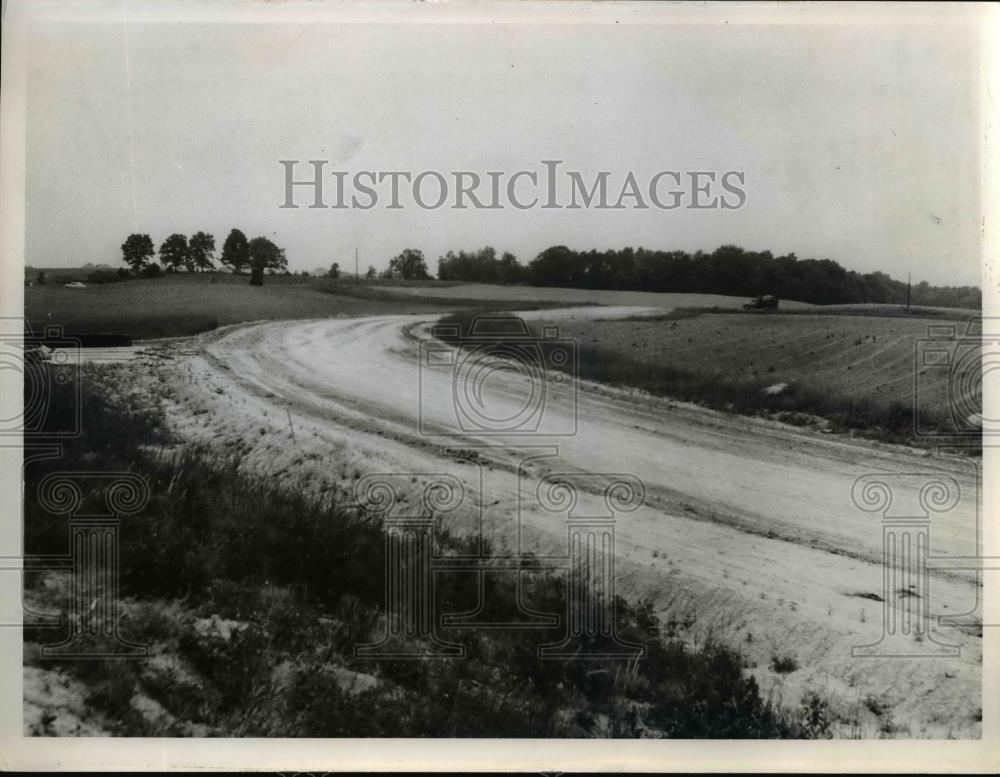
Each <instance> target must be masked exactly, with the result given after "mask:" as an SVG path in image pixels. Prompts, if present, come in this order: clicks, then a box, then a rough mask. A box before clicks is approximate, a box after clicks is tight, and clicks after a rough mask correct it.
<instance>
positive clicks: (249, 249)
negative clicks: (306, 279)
mask: <svg viewBox="0 0 1000 777" xmlns="http://www.w3.org/2000/svg"><path fill="white" fill-rule="evenodd" d="M121 248H122V261H124V263H125V264H126V265H127V266H128V268H129V269H130V270H131V271H132V272H133V273H135V274H136V275H145V276H151V275H158V274H159V273H160V272H161V265H162V271H165V272H179V271H180V270H182V269H183V270H186V271H187V272H205V271H211V270H214V269H215V237H214V236H213V235H211V234H209V233H207V232H196V233H195V234H193V235H192V236H191V238H190V239H188V237H187V236H186V235H182V234H180V233H179V232H175V233H174V234H172V235H170V237H168V238H167V239H166V240H164V241H163V243H161V244H160V249H159V260H160V261H159V264H156V263H155V262H154V261H153V257H154V255H156V253H157V252H156V249H155V248H154V245H153V240H152V238H150V236H149V235H145V234H132V235H129V236H128V238H127V239H126V240H125V242H124V243H122V247H121ZM219 263H220V264H222V265H224V266H226V267H228V268H230V269H231V270H232V271H233V273H235V274H237V275H239V274H241V273H243V272H244V271H245V270H249V271H250V284H251V285H253V286H260V285H262V284H263V283H264V272H265V271H267V272H270V273H275V272H282V271H284V270H287V268H288V260H287V259H286V257H285V250H284V249H283V248H279V247H278V246H276V245H275V244H274V243H273V242H272V241H271V240H269V239H268V238H266V237H255V238H251V239H250V240H247V236H246V235H244V234H243V232H242V231H240V230H239V229H233V230H232V231H230V233H229V236H228V237H227V238H226V241H225V242H224V243H223V244H222V255H221V256H220V257H219Z"/></svg>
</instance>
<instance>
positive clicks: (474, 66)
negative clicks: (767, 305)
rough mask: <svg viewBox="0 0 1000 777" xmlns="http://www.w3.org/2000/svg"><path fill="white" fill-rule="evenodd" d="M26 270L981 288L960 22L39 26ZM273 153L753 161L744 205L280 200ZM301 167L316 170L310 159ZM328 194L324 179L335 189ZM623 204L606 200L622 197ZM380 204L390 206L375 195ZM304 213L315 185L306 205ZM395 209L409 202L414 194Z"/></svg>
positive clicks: (589, 167) (568, 161)
mask: <svg viewBox="0 0 1000 777" xmlns="http://www.w3.org/2000/svg"><path fill="white" fill-rule="evenodd" d="M29 32H30V43H29V56H28V72H27V224H26V228H27V233H26V261H27V263H28V264H30V265H32V266H38V267H55V266H75V265H80V264H83V263H86V262H93V263H102V262H104V263H108V264H111V265H113V266H117V265H118V264H119V263H120V260H121V252H120V248H119V246H120V245H121V243H122V242H123V240H124V239H125V238H126V237H127V236H128V234H130V233H131V232H142V233H148V234H150V235H151V236H152V238H153V241H154V242H155V243H156V245H157V246H158V245H159V244H160V243H161V242H162V241H163V240H164V239H165V238H166V237H167V236H168V235H169V234H170V233H172V232H181V233H185V234H192V233H193V232H195V231H198V230H205V231H208V232H210V233H213V234H214V235H215V236H216V241H217V245H218V246H219V248H221V244H222V241H223V240H224V238H225V236H226V234H228V232H229V230H230V229H231V228H233V227H238V228H240V229H241V230H242V231H243V232H245V233H246V234H247V235H248V236H251V237H252V236H255V235H265V236H269V237H271V239H273V240H274V241H275V242H276V243H278V244H279V245H280V246H282V247H284V248H285V250H286V254H287V257H288V261H289V267H290V269H292V270H308V271H313V270H314V269H315V268H317V267H320V266H328V265H329V264H330V263H331V262H334V261H337V262H339V263H340V264H341V266H342V267H343V268H349V269H351V270H353V267H354V256H355V249H357V251H358V253H359V256H360V266H361V270H362V271H364V269H365V268H366V267H367V266H368V265H372V266H374V267H375V268H376V269H379V270H381V269H382V268H384V267H385V266H386V265H387V264H388V261H389V259H390V258H391V257H392V256H394V255H395V254H397V253H399V252H400V251H401V250H403V249H404V248H416V249H420V250H422V251H423V252H424V254H425V256H426V257H427V259H428V264H429V266H430V268H431V270H432V271H433V270H434V269H435V268H436V260H437V257H438V256H440V255H443V254H444V253H445V252H447V251H449V250H459V249H467V250H468V249H475V248H478V247H482V246H485V245H492V246H494V247H495V248H496V249H497V251H498V252H500V251H510V252H512V253H513V254H515V255H516V256H517V257H518V258H519V259H520V260H521V261H522V262H527V261H529V260H530V259H531V258H533V257H534V256H535V255H536V254H537V253H539V252H540V251H542V250H544V249H545V248H547V247H549V246H552V245H557V244H565V245H568V246H570V247H572V248H576V249H581V250H586V249H590V248H596V249H607V248H621V247H624V246H633V247H639V246H643V247H646V248H650V249H664V250H675V249H681V250H687V251H695V250H698V249H701V250H706V251H711V250H714V249H715V248H716V247H718V246H719V245H722V244H725V243H735V244H737V245H740V246H743V247H744V248H747V249H752V250H770V251H772V252H773V253H775V254H784V253H789V252H794V253H795V254H796V255H797V256H799V257H800V258H807V257H810V258H829V259H833V260H835V261H837V262H839V263H841V264H842V265H844V266H845V267H847V268H848V269H853V270H858V271H862V272H870V271H873V270H881V271H883V272H887V273H889V274H890V275H892V276H894V277H897V278H901V279H905V278H906V276H907V273H909V272H912V274H913V279H914V282H917V281H920V280H927V281H929V282H931V283H933V284H937V285H966V284H972V285H980V283H981V281H980V244H979V218H980V198H979V188H980V183H979V177H980V159H979V132H978V127H979V121H980V118H979V115H980V114H979V104H978V99H979V97H978V95H979V91H978V90H979V86H978V79H977V74H978V72H979V70H978V61H979V52H978V48H977V46H978V38H977V33H976V30H975V29H974V27H972V26H970V25H962V24H955V25H940V24H909V25H902V24H892V25H887V24H882V25H863V24H852V25H840V26H837V25H829V24H826V25H816V26H807V25H794V26H793V25H780V26H768V25H752V26H748V25H741V24H732V25H729V24H713V25H709V26H702V25H697V26H695V25H684V24H671V25H662V24H661V25H649V26H643V25H637V24H621V25H619V24H614V23H610V22H609V23H606V24H605V23H602V24H580V25H566V24H562V25H556V24H550V23H546V22H544V21H540V22H539V23H537V24H505V23H503V18H502V15H501V18H499V19H497V20H495V21H494V22H493V23H487V24H458V23H456V24H410V25H400V24H360V23H355V24H318V23H310V24H207V23H200V22H194V23H172V22H166V21H163V22H148V21H137V20H133V21H130V22H128V23H123V21H122V20H120V19H119V20H117V21H89V22H81V23H62V22H59V23H56V22H45V23H33V24H32V26H31V27H30V30H29ZM282 159H298V160H303V162H304V161H305V160H309V159H324V160H328V168H334V169H339V170H346V171H349V172H350V173H351V174H353V173H354V172H356V171H359V170H375V171H387V170H411V171H414V173H417V172H420V171H424V170H439V171H442V172H446V173H447V172H448V171H455V170H471V171H478V172H480V173H481V174H485V172H486V171H488V170H500V171H507V172H508V174H509V173H513V172H515V171H517V170H522V169H534V170H538V171H541V170H542V168H541V160H545V159H559V160H563V162H564V165H565V167H566V168H570V169H575V170H579V171H581V172H582V173H583V174H584V177H585V178H590V177H592V176H593V174H594V173H595V172H596V171H598V170H608V171H611V173H612V180H613V181H618V182H620V181H622V180H623V178H624V175H625V174H626V173H627V172H628V171H634V172H635V174H636V176H637V177H638V178H639V179H640V180H643V179H644V178H645V179H646V180H648V178H649V177H650V176H652V175H654V174H655V173H656V172H658V171H660V170H678V171H691V170H714V171H719V172H720V173H721V172H723V171H726V170H739V171H742V172H743V174H744V180H745V186H744V188H745V191H746V194H747V202H746V204H745V205H744V206H743V207H742V208H739V209H736V210H691V209H686V208H681V209H677V210H672V211H663V210H659V209H656V208H650V209H648V210H634V209H625V210H594V209H582V210H565V209H563V210H545V209H540V208H534V209H528V210H517V209H514V208H505V209H501V210H474V209H469V210H453V209H450V208H447V207H445V208H441V209H439V210H433V211H432V210H425V209H421V208H418V207H415V206H414V205H412V204H409V206H408V207H404V208H402V209H399V210H389V209H385V208H384V207H382V204H383V203H380V205H379V207H376V208H374V209H371V210H358V209H342V210H335V209H325V210H324V209H308V208H301V209H282V208H280V207H279V206H280V205H281V204H282V203H283V201H284V171H283V168H282V167H281V166H280V165H279V160H282ZM300 172H301V173H302V174H303V175H305V173H306V172H308V170H307V169H306V168H305V167H304V166H301V167H300ZM328 185H330V184H328ZM611 188H612V189H613V190H615V186H612V187H611ZM380 191H384V190H380ZM297 196H298V197H299V198H300V200H299V201H300V202H302V203H303V204H305V203H306V201H307V198H306V197H305V195H302V194H300V195H297ZM404 199H405V198H404Z"/></svg>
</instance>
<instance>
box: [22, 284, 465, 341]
mask: <svg viewBox="0 0 1000 777" xmlns="http://www.w3.org/2000/svg"><path fill="white" fill-rule="evenodd" d="M52 272H55V271H52ZM67 272H68V271H67ZM67 277H69V276H67ZM213 278H215V280H216V282H214V283H213V282H212V279H213ZM247 281H248V279H247V277H246V276H231V275H221V274H220V275H214V276H213V275H207V274H206V275H187V274H177V275H168V276H164V277H161V278H151V279H134V280H128V281H123V282H120V283H104V284H89V285H87V287H86V288H77V289H70V288H66V287H65V286H63V285H61V284H56V283H48V284H46V285H43V286H38V285H33V286H30V287H25V289H24V308H25V315H26V317H27V319H28V322H29V323H30V324H31V326H32V327H33V328H34V329H36V330H37V329H39V328H40V327H42V326H44V325H45V324H60V325H62V326H63V327H65V329H66V331H68V332H116V333H123V334H128V335H131V336H132V337H133V338H136V339H144V338H152V337H170V336H180V335H190V334H196V333H198V332H204V331H206V330H209V329H213V328H215V327H217V326H223V325H226V324H236V323H240V322H243V321H257V320H261V319H295V318H323V317H326V316H359V315H379V314H397V313H399V314H403V313H427V312H435V311H444V310H455V309H459V308H462V307H469V306H470V303H469V302H467V301H453V302H452V301H447V300H442V299H422V298H420V297H419V296H407V297H400V296H396V295H393V294H390V293H384V292H381V291H380V290H379V288H378V287H377V286H374V287H369V286H360V287H356V286H354V285H353V284H351V283H348V282H342V283H339V284H333V283H331V282H330V281H328V280H325V279H311V278H304V277H301V276H277V275H276V276H269V277H267V278H266V280H265V284H264V285H263V286H261V287H253V286H250V285H249V284H248V282H247ZM414 290H417V291H419V287H414Z"/></svg>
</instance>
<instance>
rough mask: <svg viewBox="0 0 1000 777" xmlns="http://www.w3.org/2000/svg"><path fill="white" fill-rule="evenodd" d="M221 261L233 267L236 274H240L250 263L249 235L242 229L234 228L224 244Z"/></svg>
mask: <svg viewBox="0 0 1000 777" xmlns="http://www.w3.org/2000/svg"><path fill="white" fill-rule="evenodd" d="M219 261H220V262H222V264H224V265H226V267H229V268H231V269H232V271H233V273H234V274H236V275H239V274H240V273H241V272H242V271H243V268H244V267H246V266H247V265H249V264H250V253H249V244H248V243H247V236H246V235H244V234H243V233H242V232H241V231H240V230H238V229H233V230H232V231H231V232H230V233H229V236H228V237H227V238H226V242H225V243H223V244H222V256H221V257H220V258H219Z"/></svg>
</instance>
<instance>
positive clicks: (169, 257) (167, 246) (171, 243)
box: [160, 232, 191, 272]
mask: <svg viewBox="0 0 1000 777" xmlns="http://www.w3.org/2000/svg"><path fill="white" fill-rule="evenodd" d="M160 264H162V265H163V266H164V267H165V268H166V269H167V272H177V270H179V269H180V268H181V267H187V268H189V269H190V267H191V249H190V248H189V247H188V241H187V238H186V237H185V236H184V235H182V234H180V233H179V232H174V234H172V235H171V236H170V237H168V238H167V239H166V240H164V241H163V245H161V246H160Z"/></svg>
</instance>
